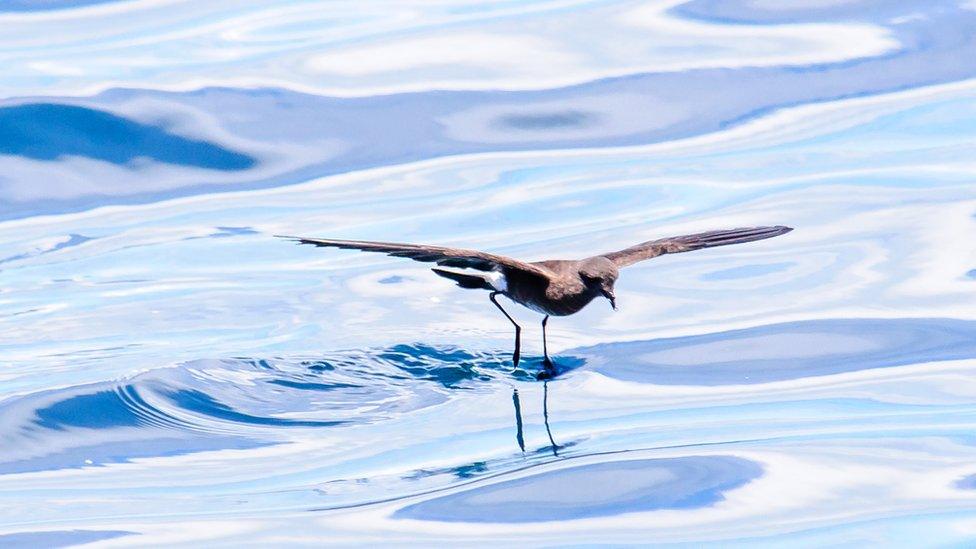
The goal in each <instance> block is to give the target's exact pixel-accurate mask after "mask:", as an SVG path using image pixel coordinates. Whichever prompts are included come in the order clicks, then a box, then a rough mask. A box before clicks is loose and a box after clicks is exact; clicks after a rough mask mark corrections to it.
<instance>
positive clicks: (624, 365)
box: [571, 318, 976, 385]
mask: <svg viewBox="0 0 976 549" xmlns="http://www.w3.org/2000/svg"><path fill="white" fill-rule="evenodd" d="M571 352H572V353H573V354H576V355H578V356H580V357H582V358H583V359H584V360H585V361H586V362H587V364H588V365H590V366H592V367H593V369H594V370H596V371H598V372H600V373H602V374H604V375H607V376H610V377H613V378H615V379H621V380H626V381H636V382H641V383H654V384H660V385H735V384H752V383H768V382H773V381H784V380H791V379H800V378H804V377H811V376H824V375H831V374H839V373H844V372H854V371H859V370H868V369H872V368H886V367H891V366H903V365H908V364H919V363H925V362H934V361H941V360H956V359H964V358H971V357H973V356H976V322H972V321H965V320H955V319H940V318H900V319H830V320H812V321H804V322H789V323H784V324H773V325H769V326H758V327H755V328H748V329H745V330H731V331H727V332H718V333H712V334H705V335H697V336H688V337H676V338H667V339H656V340H649V341H631V342H624V343H607V344H601V345H596V346H593V347H587V348H583V349H576V350H573V351H571Z"/></svg>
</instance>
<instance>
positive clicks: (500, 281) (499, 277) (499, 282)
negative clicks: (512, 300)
mask: <svg viewBox="0 0 976 549" xmlns="http://www.w3.org/2000/svg"><path fill="white" fill-rule="evenodd" d="M484 278H485V280H487V281H488V284H491V287H492V288H494V289H495V291H497V292H505V291H508V281H507V280H505V275H504V274H502V273H501V272H499V271H488V272H487V273H485V274H484Z"/></svg>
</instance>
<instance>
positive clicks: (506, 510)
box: [394, 455, 762, 522]
mask: <svg viewBox="0 0 976 549" xmlns="http://www.w3.org/2000/svg"><path fill="white" fill-rule="evenodd" d="M761 475H762V467H761V466H760V465H759V464H758V463H755V462H753V461H750V460H747V459H743V458H739V457H735V456H722V455H715V456H712V455H709V456H683V457H676V458H658V459H635V460H627V461H610V462H603V463H592V464H587V465H578V466H575V467H567V468H562V469H556V470H549V471H544V472H541V473H536V474H532V475H529V476H525V477H522V478H517V479H512V480H503V481H501V482H494V483H490V484H480V485H478V486H477V487H475V488H469V489H466V490H462V491H460V492H455V493H452V494H449V495H446V496H440V497H436V498H433V499H429V500H426V501H422V502H420V503H415V504H412V505H409V506H407V507H404V508H402V509H399V510H397V511H396V512H395V513H394V517H396V518H408V519H417V520H432V521H444V522H537V521H554V520H570V519H580V518H588V517H604V516H611V515H617V514H622V513H633V512H641V511H655V510H661V509H695V508H700V507H707V506H710V505H714V504H715V503H718V502H720V501H722V500H723V499H725V496H724V493H725V492H728V491H729V490H733V489H735V488H738V487H740V486H743V485H745V484H746V483H748V482H750V481H752V480H755V479H757V478H759V477H760V476H761Z"/></svg>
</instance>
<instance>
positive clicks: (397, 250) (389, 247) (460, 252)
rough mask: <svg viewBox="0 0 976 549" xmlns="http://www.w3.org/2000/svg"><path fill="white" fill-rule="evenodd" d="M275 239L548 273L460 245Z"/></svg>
mask: <svg viewBox="0 0 976 549" xmlns="http://www.w3.org/2000/svg"><path fill="white" fill-rule="evenodd" d="M279 238H287V239H290V240H294V241H296V242H298V243H299V244H311V245H313V246H319V247H327V248H343V249H347V250H361V251H364V252H379V253H384V254H387V255H392V256H395V257H406V258H410V259H412V260H414V261H423V262H427V263H437V264H438V265H440V266H442V267H456V268H462V269H477V270H479V271H491V270H504V269H513V270H517V271H521V272H523V273H526V274H534V275H537V276H548V275H549V274H551V273H549V271H548V270H546V269H545V268H543V267H540V266H538V265H532V264H530V263H526V262H524V261H519V260H517V259H512V258H511V257H505V256H502V255H494V254H489V253H485V252H479V251H476V250H465V249H463V248H447V247H444V246H427V245H424V244H400V243H397V242H370V241H367V240H332V239H325V238H302V237H299V236H279Z"/></svg>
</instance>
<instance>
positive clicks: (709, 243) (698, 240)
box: [603, 225, 793, 267]
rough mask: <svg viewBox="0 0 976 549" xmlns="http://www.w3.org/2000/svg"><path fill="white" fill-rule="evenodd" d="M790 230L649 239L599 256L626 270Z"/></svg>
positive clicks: (750, 229)
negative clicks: (656, 259)
mask: <svg viewBox="0 0 976 549" xmlns="http://www.w3.org/2000/svg"><path fill="white" fill-rule="evenodd" d="M792 230H793V229H792V228H790V227H783V226H782V225H777V226H775V227H746V228H741V229H729V230H726V231H709V232H707V233H698V234H689V235H684V236H674V237H671V238H662V239H660V240H650V241H648V242H643V243H641V244H637V245H636V246H631V247H629V248H627V249H625V250H620V251H618V252H610V253H608V254H603V257H606V258H607V259H609V260H611V261H613V262H614V263H615V264H616V265H617V266H618V267H626V266H627V265H632V264H634V263H637V262H638V261H644V260H645V259H651V258H652V257H657V256H659V255H663V254H675V253H680V252H690V251H692V250H700V249H702V248H713V247H715V246H728V245H729V244H741V243H743V242H752V241H754V240H763V239H766V238H772V237H774V236H779V235H781V234H786V233H788V232H790V231H792Z"/></svg>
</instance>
